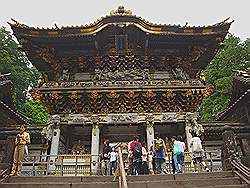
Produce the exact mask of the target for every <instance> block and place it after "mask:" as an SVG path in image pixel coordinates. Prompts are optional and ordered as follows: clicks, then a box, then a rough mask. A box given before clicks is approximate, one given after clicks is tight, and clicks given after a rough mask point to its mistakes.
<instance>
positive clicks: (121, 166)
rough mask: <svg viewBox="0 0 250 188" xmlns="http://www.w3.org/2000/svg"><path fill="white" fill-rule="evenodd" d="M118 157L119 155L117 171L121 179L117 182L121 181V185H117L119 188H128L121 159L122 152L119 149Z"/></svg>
mask: <svg viewBox="0 0 250 188" xmlns="http://www.w3.org/2000/svg"><path fill="white" fill-rule="evenodd" d="M118 155H119V163H118V164H119V170H120V173H119V175H120V176H121V178H119V180H120V179H121V183H119V186H120V188H128V184H127V179H126V172H125V169H124V163H123V158H122V151H121V148H120V147H118Z"/></svg>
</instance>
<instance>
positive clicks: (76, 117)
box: [67, 114, 88, 125]
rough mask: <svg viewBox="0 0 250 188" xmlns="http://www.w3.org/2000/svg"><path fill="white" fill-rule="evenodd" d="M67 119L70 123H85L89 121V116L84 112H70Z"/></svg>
mask: <svg viewBox="0 0 250 188" xmlns="http://www.w3.org/2000/svg"><path fill="white" fill-rule="evenodd" d="M67 120H68V124H69V125H71V124H74V125H85V124H86V122H88V118H87V117H85V116H84V115H83V114H69V116H68V118H67Z"/></svg>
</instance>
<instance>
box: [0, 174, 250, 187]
mask: <svg viewBox="0 0 250 188" xmlns="http://www.w3.org/2000/svg"><path fill="white" fill-rule="evenodd" d="M112 180H113V177H112V176H75V177H61V176H33V177H31V176H29V177H28V176H23V177H10V178H9V179H8V180H6V182H4V183H2V184H0V188H118V187H119V185H118V182H113V181H112ZM127 181H128V187H129V188H165V187H167V188H182V187H183V188H184V187H185V188H191V187H195V188H198V187H202V188H238V187H239V188H247V187H250V186H249V185H246V184H244V182H242V181H241V179H240V178H239V177H237V176H235V175H234V174H233V173H232V172H204V173H186V174H176V175H172V174H169V175H145V176H128V177H127Z"/></svg>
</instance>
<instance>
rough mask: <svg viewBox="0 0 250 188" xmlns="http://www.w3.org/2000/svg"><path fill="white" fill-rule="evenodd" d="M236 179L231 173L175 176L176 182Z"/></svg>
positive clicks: (201, 173)
mask: <svg viewBox="0 0 250 188" xmlns="http://www.w3.org/2000/svg"><path fill="white" fill-rule="evenodd" d="M227 177H234V173H233V172H231V171H223V172H200V173H184V174H175V179H176V180H185V179H188V180H189V179H207V178H227Z"/></svg>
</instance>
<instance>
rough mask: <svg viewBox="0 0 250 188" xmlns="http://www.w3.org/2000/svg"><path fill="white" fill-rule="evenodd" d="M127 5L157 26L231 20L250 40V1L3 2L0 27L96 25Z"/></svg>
mask: <svg viewBox="0 0 250 188" xmlns="http://www.w3.org/2000/svg"><path fill="white" fill-rule="evenodd" d="M119 5H123V6H124V7H125V9H129V10H131V11H132V13H133V14H135V15H137V16H141V17H143V18H145V19H146V20H148V21H150V22H153V23H162V24H180V25H185V23H186V22H188V24H189V25H191V26H192V25H195V26H198V25H200V26H203V25H211V24H214V23H217V22H220V21H222V20H224V19H226V18H228V17H230V18H231V19H230V20H235V22H234V23H233V24H232V26H231V28H230V30H229V31H230V32H231V33H233V34H234V35H236V36H239V37H240V38H241V39H243V40H245V39H246V38H250V0H39V1H38V0H2V2H1V7H0V25H1V26H6V27H7V28H8V29H9V26H8V25H7V21H10V19H11V18H14V19H16V20H18V21H19V22H21V23H24V24H26V25H29V26H35V27H53V26H54V24H55V23H56V24H57V26H58V27H60V26H69V25H85V24H88V23H92V22H94V21H96V20H97V19H99V18H100V17H102V16H105V15H108V14H109V13H110V11H111V10H114V9H117V7H118V6H119Z"/></svg>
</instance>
